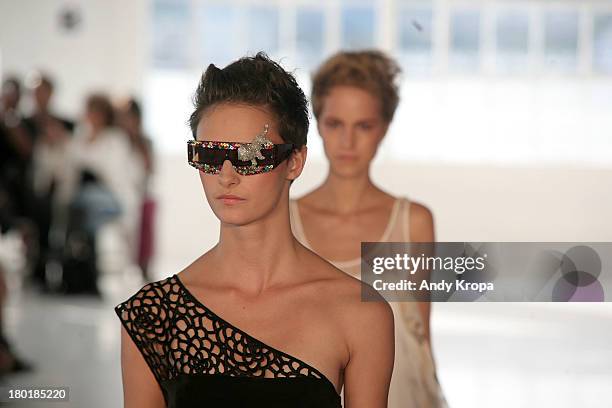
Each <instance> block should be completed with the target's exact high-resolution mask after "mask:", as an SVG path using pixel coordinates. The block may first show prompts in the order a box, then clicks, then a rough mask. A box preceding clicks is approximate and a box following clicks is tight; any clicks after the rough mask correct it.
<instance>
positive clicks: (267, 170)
mask: <svg viewBox="0 0 612 408" xmlns="http://www.w3.org/2000/svg"><path fill="white" fill-rule="evenodd" d="M190 125H191V129H192V132H193V136H194V140H192V141H189V142H188V144H187V150H188V160H189V163H190V164H191V165H192V166H194V167H196V168H197V169H198V170H199V175H200V179H201V182H202V186H203V188H204V194H205V196H206V199H207V201H208V203H209V205H210V207H211V209H212V211H213V212H214V213H215V215H216V216H217V218H219V220H220V222H221V226H220V234H219V242H218V243H217V244H216V245H215V246H214V247H213V248H212V249H211V250H209V251H208V252H206V253H204V254H203V255H202V256H200V257H199V258H198V259H196V260H195V261H194V262H193V263H192V264H191V265H189V266H188V267H187V268H185V269H184V270H183V271H181V272H180V273H178V274H174V275H172V276H170V277H168V278H166V279H163V280H160V281H156V282H153V283H150V284H147V285H145V286H144V287H142V288H141V289H140V290H139V291H138V292H137V293H135V294H134V295H133V296H132V297H130V298H129V299H128V300H126V301H125V302H123V303H121V304H119V305H118V306H117V307H116V308H115V310H116V312H117V314H118V316H119V317H120V319H121V322H122V323H123V327H122V341H121V361H122V371H123V387H124V402H125V407H126V408H135V407H146V408H155V407H163V406H168V407H196V406H202V407H204V406H206V407H224V408H227V407H283V408H287V407H317V408H325V407H340V405H341V401H340V395H339V393H340V391H341V390H342V388H343V386H344V396H345V401H344V405H345V406H346V407H349V408H357V407H364V408H383V407H386V406H387V393H388V387H389V382H390V378H391V373H392V370H393V353H394V338H393V313H392V311H391V309H390V307H389V305H388V304H387V303H386V302H384V301H380V302H361V301H360V293H361V284H360V282H359V281H358V280H357V279H354V278H352V277H350V276H348V275H346V274H345V273H343V272H342V271H340V270H338V269H336V268H335V267H333V266H332V265H331V264H329V263H328V262H326V261H325V260H323V259H322V258H320V257H319V256H317V255H316V254H315V253H313V252H311V251H310V250H308V249H307V248H305V247H304V246H302V245H301V244H300V243H299V242H298V241H297V240H296V239H295V238H294V236H293V235H292V232H291V228H290V221H289V207H288V205H289V187H290V184H291V182H292V181H293V180H295V179H296V178H297V177H298V176H299V175H300V173H301V172H302V168H303V166H304V163H305V160H306V134H307V132H308V114H307V102H306V98H305V96H304V94H303V92H302V90H301V89H300V88H299V87H298V85H297V83H296V82H295V79H294V78H293V77H292V76H291V75H290V74H289V73H287V72H286V71H284V70H283V69H282V68H281V67H280V66H279V65H278V64H276V63H275V62H273V61H271V60H269V59H268V58H267V57H266V56H265V55H264V54H262V53H260V54H257V55H256V56H255V57H249V58H242V59H240V60H238V61H236V62H234V63H232V64H230V65H228V66H227V67H225V68H224V69H219V68H217V67H215V66H214V65H210V66H209V67H208V69H207V70H206V72H205V74H204V75H203V77H202V79H201V82H200V84H199V87H198V89H197V91H196V97H195V111H194V112H193V114H192V116H191V119H190ZM193 216H197V215H196V214H193ZM200 233H204V232H200V231H186V234H188V238H189V239H197V237H198V234H200ZM205 233H208V232H205Z"/></svg>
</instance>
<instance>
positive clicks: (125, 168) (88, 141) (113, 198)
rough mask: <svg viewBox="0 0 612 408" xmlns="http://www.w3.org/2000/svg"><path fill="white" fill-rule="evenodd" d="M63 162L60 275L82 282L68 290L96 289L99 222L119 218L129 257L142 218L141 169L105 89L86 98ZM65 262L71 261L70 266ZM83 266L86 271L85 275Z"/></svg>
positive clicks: (105, 222) (118, 221) (101, 223)
mask: <svg viewBox="0 0 612 408" xmlns="http://www.w3.org/2000/svg"><path fill="white" fill-rule="evenodd" d="M66 164H67V165H66V167H65V171H64V177H63V180H62V183H61V188H60V196H59V198H60V201H61V203H62V204H63V207H64V208H65V213H64V222H65V225H66V244H65V245H66V248H65V251H64V256H65V257H67V258H68V259H65V260H64V262H65V265H64V276H65V278H66V279H69V280H70V279H72V280H73V281H74V282H77V281H79V282H80V283H75V285H74V286H75V287H74V288H73V289H72V290H68V291H69V292H80V291H85V292H94V293H98V292H97V286H96V285H95V281H96V279H95V276H96V274H97V270H96V269H95V267H96V262H95V255H96V254H95V248H96V245H95V238H96V235H97V234H98V232H99V229H100V227H102V226H103V225H105V224H107V223H108V222H111V221H117V224H118V226H119V230H120V237H119V238H120V239H121V245H122V246H123V249H124V250H125V253H126V254H128V257H129V260H127V261H131V260H132V259H133V256H132V254H134V253H135V247H136V241H137V238H136V237H137V229H138V224H139V221H140V193H139V191H140V189H141V187H140V186H141V184H142V182H143V180H144V174H145V170H144V166H143V165H142V161H141V160H140V156H136V157H135V155H134V152H133V150H132V146H131V145H130V142H129V138H128V135H127V134H126V133H125V132H124V131H123V130H122V129H121V128H119V127H117V126H115V112H114V109H113V106H112V105H111V102H110V100H109V98H108V97H107V96H106V95H104V94H92V95H90V96H89V97H88V98H87V100H86V106H85V120H84V123H83V124H82V125H81V126H80V127H79V128H78V129H77V131H76V132H75V136H74V138H73V139H72V140H71V142H70V144H69V146H68V153H67V163H66ZM73 239H74V240H73ZM83 246H85V247H88V248H89V249H88V251H87V254H89V255H83V253H82V247H83ZM66 263H68V264H69V265H71V267H70V268H69V269H70V271H67V270H66ZM81 265H82V266H81ZM84 268H85V269H88V270H89V271H90V272H89V273H87V276H88V278H87V279H85V277H84V276H83V269H84ZM84 279H85V281H83V280H84ZM69 285H70V284H69Z"/></svg>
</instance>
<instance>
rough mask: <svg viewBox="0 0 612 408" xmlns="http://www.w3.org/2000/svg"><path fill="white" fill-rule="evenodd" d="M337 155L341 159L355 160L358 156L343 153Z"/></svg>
mask: <svg viewBox="0 0 612 408" xmlns="http://www.w3.org/2000/svg"><path fill="white" fill-rule="evenodd" d="M336 157H338V159H340V160H355V159H356V158H357V156H356V155H354V154H341V155H338V156H336Z"/></svg>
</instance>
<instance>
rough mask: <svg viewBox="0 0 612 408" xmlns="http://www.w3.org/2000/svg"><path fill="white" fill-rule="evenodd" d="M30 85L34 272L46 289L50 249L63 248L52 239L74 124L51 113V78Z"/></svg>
mask: <svg viewBox="0 0 612 408" xmlns="http://www.w3.org/2000/svg"><path fill="white" fill-rule="evenodd" d="M28 85H29V86H30V89H31V92H32V94H33V99H34V101H35V110H34V113H33V114H32V115H31V116H29V117H28V118H26V119H25V120H24V124H25V126H26V128H27V129H28V131H29V133H30V135H31V136H32V139H33V141H34V145H33V151H32V175H31V176H32V190H33V194H32V200H31V202H32V211H31V216H32V219H33V220H34V222H35V223H36V225H37V227H38V238H39V257H38V261H37V263H36V266H35V268H34V278H35V280H36V281H38V282H39V283H40V284H41V285H43V288H44V289H46V288H47V279H46V277H45V270H46V266H47V263H48V261H49V260H50V258H51V254H50V250H51V248H50V247H51V246H53V247H54V249H57V248H61V245H62V244H61V242H59V243H57V242H56V243H53V245H51V244H50V242H49V239H50V231H51V225H52V224H53V214H54V207H55V206H54V201H55V199H56V191H57V185H58V182H59V179H60V178H61V174H62V169H63V166H64V163H65V161H66V149H67V145H68V142H69V140H70V138H71V136H72V131H73V129H74V123H73V122H72V121H69V120H67V119H65V118H61V117H59V116H57V115H56V114H55V113H54V112H53V110H52V109H51V107H50V102H51V98H52V96H53V90H54V85H53V82H52V80H51V78H50V77H49V76H47V75H45V74H42V73H38V72H37V73H34V74H33V75H32V76H31V78H30V80H29V81H28ZM56 210H57V209H56Z"/></svg>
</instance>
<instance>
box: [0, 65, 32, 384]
mask: <svg viewBox="0 0 612 408" xmlns="http://www.w3.org/2000/svg"><path fill="white" fill-rule="evenodd" d="M20 97H21V84H20V82H19V80H18V79H17V78H15V77H9V78H6V79H5V80H4V81H3V82H2V94H1V96H0V243H2V244H4V243H5V242H6V240H5V236H8V235H9V233H11V234H14V235H13V237H16V238H17V240H18V241H19V242H22V243H23V246H22V245H20V246H21V247H22V248H24V250H23V253H20V254H18V253H15V252H19V251H16V250H15V248H10V249H9V250H10V251H11V254H10V255H11V256H12V257H14V256H20V255H21V256H22V257H23V258H25V259H27V258H28V257H31V256H33V255H34V252H35V245H34V236H35V233H36V232H35V228H34V226H33V225H32V224H31V223H30V222H29V221H28V220H27V218H26V216H27V215H28V214H27V209H26V200H27V190H26V188H25V186H26V180H27V171H28V166H29V163H30V157H31V151H32V140H31V138H30V135H29V134H28V132H27V129H26V128H25V127H24V124H23V118H22V117H21V114H20V112H19V100H20ZM0 252H2V253H4V251H0ZM11 261H14V259H13V258H11V259H9V260H8V262H11ZM6 263H7V259H4V257H0V379H2V378H3V377H4V376H5V375H7V374H10V373H13V372H18V371H23V370H27V369H29V368H31V367H30V365H29V364H28V363H26V362H25V361H23V360H22V359H21V358H19V357H18V356H17V355H16V354H15V352H14V350H13V347H12V346H11V344H10V342H9V340H8V338H7V336H6V331H5V327H4V318H3V317H4V313H3V312H4V307H5V305H6V302H7V300H8V294H9V293H8V290H7V284H6V279H5V268H6V266H11V265H5V264H6ZM24 263H25V262H24Z"/></svg>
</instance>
